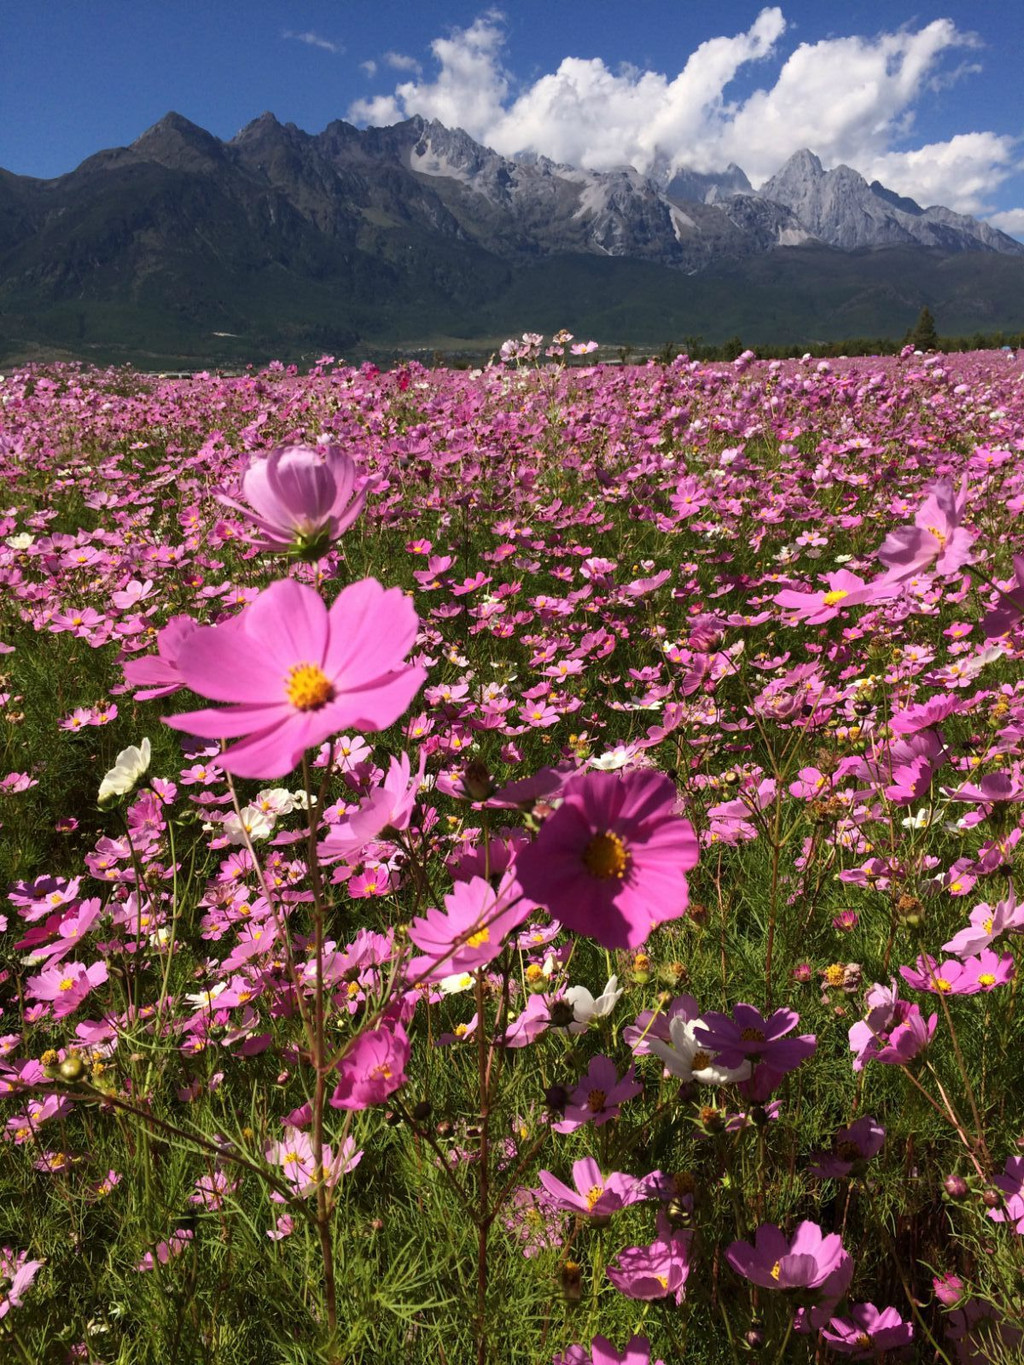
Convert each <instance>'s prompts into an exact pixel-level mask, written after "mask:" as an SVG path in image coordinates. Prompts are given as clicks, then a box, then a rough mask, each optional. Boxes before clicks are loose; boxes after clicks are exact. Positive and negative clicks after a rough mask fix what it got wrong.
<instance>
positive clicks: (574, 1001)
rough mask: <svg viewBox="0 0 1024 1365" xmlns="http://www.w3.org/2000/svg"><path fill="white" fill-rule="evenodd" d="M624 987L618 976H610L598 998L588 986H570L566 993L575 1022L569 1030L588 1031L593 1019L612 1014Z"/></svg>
mask: <svg viewBox="0 0 1024 1365" xmlns="http://www.w3.org/2000/svg"><path fill="white" fill-rule="evenodd" d="M624 989H625V988H624V987H620V985H619V978H618V977H617V976H610V977H609V978H608V981H607V983H606V985H605V988H604V990H603V991H602V992H601V994H600V995H599V996H598V997H597V999H596V1000H595V999H594V997H593V996H592V995H591V994H590V992H589V991H588V990H587V988H586V986H570V987H569V989H568V990H567V991H566V993H565V999H566V1000H568V1002H569V1004H570V1005H571V1006H572V1012H573V1022H572V1023H571V1024H570V1025H569V1032H570V1033H586V1031H587V1029H588V1028H589V1027H590V1023H591V1020H593V1019H604V1018H605V1017H606V1016H607V1015H609V1014H611V1012H612V1010H613V1009H614V1008H615V1006H616V1005H617V1004H618V1002H619V999H620V997H621V995H622V992H623V990H624Z"/></svg>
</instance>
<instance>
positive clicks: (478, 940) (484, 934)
mask: <svg viewBox="0 0 1024 1365" xmlns="http://www.w3.org/2000/svg"><path fill="white" fill-rule="evenodd" d="M490 941H491V931H490V929H488V928H487V926H486V924H485V925H484V927H483V928H482V929H478V930H477V931H476V933H475V934H470V936H469V938H467V939H466V947H467V948H479V947H480V946H481V945H482V944H484V943H490Z"/></svg>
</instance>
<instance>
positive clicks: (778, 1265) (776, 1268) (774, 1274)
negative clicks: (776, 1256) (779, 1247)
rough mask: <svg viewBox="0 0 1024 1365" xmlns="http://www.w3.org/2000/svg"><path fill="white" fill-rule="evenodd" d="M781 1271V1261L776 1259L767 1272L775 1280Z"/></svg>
mask: <svg viewBox="0 0 1024 1365" xmlns="http://www.w3.org/2000/svg"><path fill="white" fill-rule="evenodd" d="M781 1272H782V1262H781V1261H776V1262H775V1264H774V1265H773V1266H772V1268H771V1270H770V1271H769V1274H770V1275H771V1277H772V1279H773V1280H777V1279H778V1278H779V1275H780V1274H781Z"/></svg>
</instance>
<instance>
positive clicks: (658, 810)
mask: <svg viewBox="0 0 1024 1365" xmlns="http://www.w3.org/2000/svg"><path fill="white" fill-rule="evenodd" d="M676 800H677V797H676V790H675V787H674V786H673V784H672V782H671V781H670V780H669V779H668V778H667V777H665V776H664V775H663V774H661V773H656V772H651V771H649V770H643V769H634V770H632V771H629V772H625V773H622V774H616V773H606V772H593V773H584V774H580V775H578V776H576V777H574V778H571V779H570V781H569V782H567V783H566V785H565V788H564V791H563V799H562V804H561V805H560V806H559V808H558V809H557V810H556V811H555V813H554V814H553V815H550V816H549V817H548V818H547V820H545V822H544V824H543V825H542V826H541V830H540V833H539V834H538V835H537V838H536V839H535V840H534V842H533V843H532V844H530V845H528V846H527V847H526V848H524V849H523V850H522V851H521V852H520V853H519V855H518V857H517V859H516V872H517V875H518V878H519V882H520V885H521V886H522V889H523V892H524V894H525V895H526V896H528V897H529V898H531V899H532V900H533V901H535V902H536V903H537V904H538V905H543V906H545V907H546V908H547V909H548V910H549V911H550V912H551V914H552V915H554V916H556V917H557V918H558V919H559V920H561V922H562V924H563V925H565V926H566V927H567V928H569V929H572V930H574V931H575V932H576V933H579V934H586V935H588V936H589V937H591V938H594V939H596V940H597V941H598V943H601V944H603V945H604V946H605V947H606V948H638V947H640V945H641V944H642V943H644V942H645V941H646V939H647V937H648V935H649V934H650V932H651V930H652V929H653V928H654V926H655V925H656V924H660V923H661V922H662V921H664V920H669V919H676V918H678V917H679V916H680V915H682V914H684V913H685V911H686V907H687V904H688V903H689V892H688V887H687V884H686V877H685V875H684V873H686V872H688V871H689V870H690V869H691V868H692V867H693V866H694V865H695V864H696V862H697V838H696V835H695V834H694V832H693V828H692V826H691V825H690V823H689V821H687V820H684V819H683V818H682V817H681V816H679V815H677V814H676V813H675V805H676Z"/></svg>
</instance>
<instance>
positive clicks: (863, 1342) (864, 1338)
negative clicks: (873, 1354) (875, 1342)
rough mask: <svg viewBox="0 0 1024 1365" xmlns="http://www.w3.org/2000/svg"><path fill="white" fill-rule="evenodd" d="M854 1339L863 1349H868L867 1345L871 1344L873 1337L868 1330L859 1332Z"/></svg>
mask: <svg viewBox="0 0 1024 1365" xmlns="http://www.w3.org/2000/svg"><path fill="white" fill-rule="evenodd" d="M854 1340H855V1341H856V1343H857V1345H858V1346H859V1347H860V1348H861V1350H862V1351H863V1350H866V1349H867V1347H869V1346H870V1345H871V1338H870V1337H869V1336H868V1334H867V1332H858V1333H857V1335H856V1337H855V1338H854Z"/></svg>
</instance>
